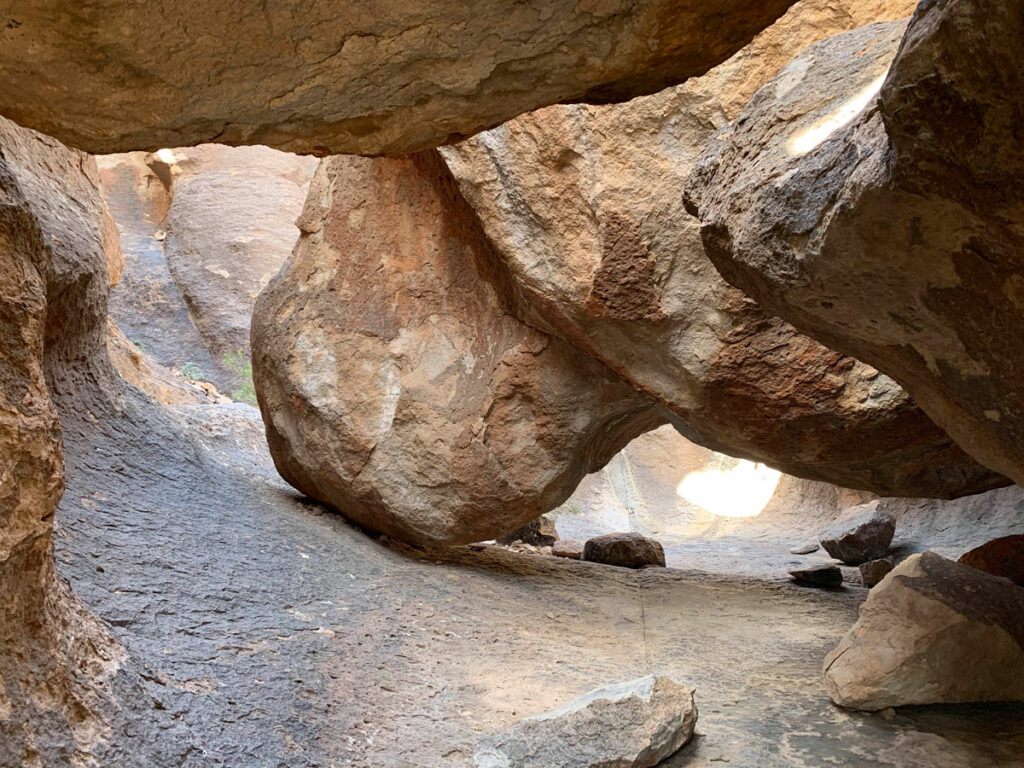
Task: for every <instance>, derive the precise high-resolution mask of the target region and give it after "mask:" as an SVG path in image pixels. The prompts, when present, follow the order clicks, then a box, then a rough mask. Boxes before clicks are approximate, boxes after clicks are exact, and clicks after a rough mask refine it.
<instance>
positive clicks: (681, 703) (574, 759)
mask: <svg viewBox="0 0 1024 768" xmlns="http://www.w3.org/2000/svg"><path fill="white" fill-rule="evenodd" d="M696 722H697V707H696V705H695V704H694V702H693V689H692V688H687V687H685V686H683V685H680V684H679V683H677V682H675V681H673V680H671V679H669V678H666V677H657V678H656V677H654V676H653V675H648V676H647V677H641V678H638V679H636V680H631V681H629V682H626V683H616V684H614V685H608V686H604V687H602V688H597V689H595V690H593V691H590V692H589V693H585V694H584V695H582V696H580V697H579V698H576V699H573V700H572V701H570V702H569V703H568V704H566V705H565V706H563V707H559V708H558V709H554V710H552V711H550V712H546V713H544V714H542V715H536V716H535V717H531V718H527V719H525V720H522V721H520V722H518V723H516V724H515V725H513V726H512V727H511V728H509V729H508V730H506V731H502V732H501V733H496V734H493V735H490V736H486V737H484V738H483V739H481V740H480V743H479V745H478V747H477V750H476V753H475V754H474V755H473V764H474V765H475V766H476V768H608V767H609V766H614V767H615V768H650V766H655V765H657V764H658V763H660V762H661V761H662V760H664V759H665V758H667V757H668V756H669V755H671V754H673V753H674V752H676V751H677V750H678V749H679V748H680V747H682V746H683V745H684V744H685V743H686V742H688V741H689V740H690V737H692V736H693V727H694V725H695V724H696Z"/></svg>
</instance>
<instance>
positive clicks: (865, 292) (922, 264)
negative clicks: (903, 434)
mask: <svg viewBox="0 0 1024 768" xmlns="http://www.w3.org/2000/svg"><path fill="white" fill-rule="evenodd" d="M1022 41H1024V15H1022V14H1021V11H1020V5H1019V3H1018V2H1017V0H996V1H995V2H989V1H988V0H934V1H933V2H927V3H920V4H919V6H918V8H917V11H916V13H915V15H914V17H913V20H912V21H911V23H910V26H909V27H908V28H907V29H906V34H905V35H904V33H903V29H902V26H901V25H899V24H888V25H871V26H869V27H865V28H863V29H862V30H860V31H858V32H854V33H849V34H847V35H842V36H839V37H836V38H832V39H831V40H829V41H826V42H824V43H821V44H818V45H816V46H813V47H812V48H809V49H808V50H807V51H805V52H804V53H803V54H801V56H799V57H798V58H797V59H795V60H794V61H793V62H792V63H791V64H790V65H789V66H788V67H787V68H786V69H785V70H783V72H782V73H781V74H780V75H779V76H778V78H776V80H775V81H774V82H772V83H770V84H769V85H767V86H765V87H764V88H763V89H761V90H760V91H759V92H758V94H757V95H756V96H755V98H754V99H753V100H752V101H751V103H750V104H749V105H748V107H747V108H746V109H745V110H744V113H743V115H742V117H741V118H740V119H739V120H738V121H737V122H736V123H734V124H733V126H732V127H731V128H730V129H729V130H727V131H726V132H724V133H723V134H722V135H721V136H719V138H718V140H716V141H714V142H712V144H711V145H710V146H709V148H708V151H707V153H706V155H705V158H704V160H703V161H702V162H701V163H700V166H699V170H698V172H697V176H695V177H693V178H691V180H690V184H689V188H688V190H687V193H688V195H689V205H690V207H691V210H699V214H700V217H701V220H702V222H703V230H702V233H703V239H704V242H705V245H706V247H707V250H708V253H709V255H710V256H711V258H712V260H713V261H714V262H715V264H716V266H717V267H718V268H719V270H720V271H721V272H722V274H723V275H724V276H725V278H726V279H727V280H729V281H730V282H731V283H733V284H734V285H736V286H738V287H739V288H741V289H742V290H743V291H744V292H745V293H747V294H748V295H749V296H751V297H752V298H754V299H755V300H756V301H758V302H759V303H760V304H762V305H763V306H764V307H765V308H766V309H768V310H769V311H770V312H773V313H775V314H777V315H779V316H780V317H783V318H785V319H786V320H788V321H789V322H791V323H793V325H794V326H796V327H797V328H798V329H800V330H801V331H803V332H805V333H808V334H810V335H812V336H814V337H815V338H816V339H818V340H819V341H821V342H823V343H825V344H827V345H828V346H830V347H832V348H833V349H836V350H840V351H843V352H846V353H848V354H851V355H853V356H854V357H856V358H858V359H860V360H863V361H864V362H866V363H869V364H871V365H874V366H875V367H877V368H878V369H879V370H881V371H882V372H884V373H886V374H888V375H890V376H892V377H893V378H894V379H895V380H896V381H898V382H899V383H900V384H902V385H903V386H904V387H905V388H906V390H907V391H908V392H909V393H910V395H911V396H912V397H913V399H914V401H915V402H916V403H917V404H918V405H919V406H920V407H921V408H922V409H924V410H925V412H926V413H928V414H929V415H930V416H931V417H932V418H933V419H934V420H935V422H936V423H937V424H938V425H939V426H941V427H943V428H944V429H945V430H946V431H947V432H948V433H949V434H950V435H951V436H952V437H953V438H954V439H955V440H956V441H957V443H958V444H959V445H960V446H961V447H962V448H963V449H964V450H966V451H967V452H968V453H970V454H971V455H972V456H974V457H975V458H976V459H977V460H979V461H980V462H981V463H983V464H985V465H987V466H989V467H991V468H992V469H993V470H995V471H997V472H1000V473H1002V474H1003V475H1005V476H1007V477H1011V478H1013V479H1014V480H1016V481H1017V482H1024V367H1022V366H1021V365H1020V362H1019V361H1020V360H1021V359H1022V357H1024V340H1022V336H1021V334H1019V333H1016V332H1015V329H1016V328H1019V327H1020V326H1021V324H1022V323H1024V300H1022V298H1021V297H1022V296H1024V294H1022V292H1021V286H1022V285H1024V283H1022V282H1021V273H1022V260H1021V254H1022V253H1024V239H1022V235H1021V232H1022V228H1024V214H1022V211H1024V205H1022V202H1024V188H1022V186H1021V185H1020V183H1019V180H1020V178H1021V176H1022V174H1024V150H1022V144H1021V141H1020V136H1019V126H1020V120H1021V114H1022V113H1024V70H1022V68H1021V67H1020V66H1019V62H1020V60H1021V56H1022V51H1024V42H1022ZM897 47H898V50H897ZM766 233H768V234H767V235H766Z"/></svg>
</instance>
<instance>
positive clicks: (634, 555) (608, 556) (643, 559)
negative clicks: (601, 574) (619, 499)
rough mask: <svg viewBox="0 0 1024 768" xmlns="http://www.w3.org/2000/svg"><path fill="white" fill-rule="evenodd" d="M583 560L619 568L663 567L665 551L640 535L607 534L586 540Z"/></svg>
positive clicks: (626, 533)
mask: <svg viewBox="0 0 1024 768" xmlns="http://www.w3.org/2000/svg"><path fill="white" fill-rule="evenodd" d="M583 559H584V560H587V561H589V562H591V563H602V564H603V565H616V566H618V567H620V568H646V567H647V566H649V565H654V566H661V567H664V566H665V550H664V549H662V546H661V544H660V543H658V542H657V541H655V540H654V539H651V538H648V537H647V536H644V535H643V534H641V533H635V532H632V531H627V532H619V533H607V534H605V535H603V536H595V537H594V538H592V539H587V542H586V544H584V545H583Z"/></svg>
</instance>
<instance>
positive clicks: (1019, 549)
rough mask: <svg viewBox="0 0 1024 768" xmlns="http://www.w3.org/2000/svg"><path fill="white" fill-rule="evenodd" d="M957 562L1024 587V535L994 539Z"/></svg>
mask: <svg viewBox="0 0 1024 768" xmlns="http://www.w3.org/2000/svg"><path fill="white" fill-rule="evenodd" d="M957 562H961V563H963V564H964V565H969V566H971V568H977V569H978V570H979V571H984V572H985V573H991V574H992V575H993V576H1002V577H1003V578H1004V579H1009V580H1010V581H1012V582H1013V583H1014V584H1016V585H1017V586H1019V587H1024V534H1020V533H1018V534H1015V535H1012V536H1001V537H999V538H998V539H992V541H988V542H985V543H984V544H982V545H981V546H980V547H975V548H974V549H972V550H970V551H969V552H965V553H964V554H963V555H961V556H960V559H959V560H958V561H957Z"/></svg>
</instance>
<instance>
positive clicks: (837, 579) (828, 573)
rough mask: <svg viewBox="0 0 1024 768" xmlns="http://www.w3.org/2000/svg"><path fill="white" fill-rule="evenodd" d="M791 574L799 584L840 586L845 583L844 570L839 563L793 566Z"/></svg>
mask: <svg viewBox="0 0 1024 768" xmlns="http://www.w3.org/2000/svg"><path fill="white" fill-rule="evenodd" d="M789 575H790V576H792V577H793V581H795V582H796V583H797V584H803V585H804V586H807V587H839V586H842V584H843V572H842V570H840V568H839V566H838V565H812V566H810V567H809V568H793V569H791V570H790V572H789Z"/></svg>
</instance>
